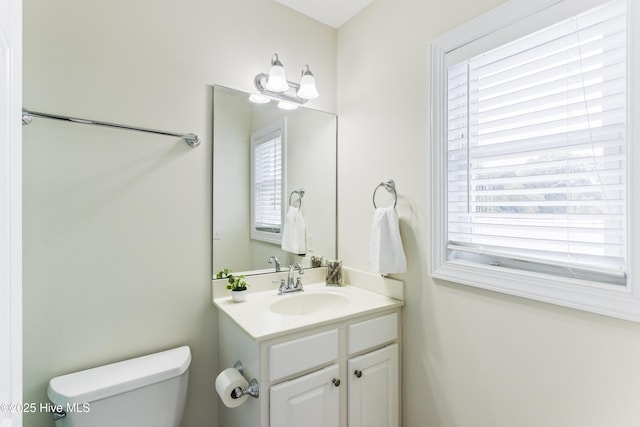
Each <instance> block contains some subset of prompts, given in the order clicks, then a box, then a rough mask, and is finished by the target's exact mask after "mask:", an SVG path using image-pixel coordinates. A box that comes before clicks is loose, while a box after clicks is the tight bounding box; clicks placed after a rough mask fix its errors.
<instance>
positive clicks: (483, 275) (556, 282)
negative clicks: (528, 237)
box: [431, 261, 640, 322]
mask: <svg viewBox="0 0 640 427" xmlns="http://www.w3.org/2000/svg"><path fill="white" fill-rule="evenodd" d="M431 276H432V277H433V278H435V279H441V280H446V281H449V282H453V283H459V284H463V285H468V286H474V287H477V288H482V289H487V290H491V291H496V292H502V293H506V294H510V295H515V296H520V297H524V298H529V299H533V300H537V301H542V302H547V303H551V304H557V305H561V306H565V307H570V308H575V309H579V310H584V311H588V312H592V313H597V314H602V315H605V316H610V317H616V318H620V319H625V320H631V321H634V322H640V295H638V293H637V292H635V293H634V292H632V291H631V290H630V288H629V287H623V286H612V285H602V284H596V283H594V282H587V281H582V280H574V279H565V278H558V277H553V276H548V275H545V274H540V273H532V272H525V271H520V270H511V269H506V268H502V267H494V266H485V265H479V264H473V263H469V262H458V261H446V262H444V263H442V265H440V266H439V267H437V268H434V270H433V271H432V273H431Z"/></svg>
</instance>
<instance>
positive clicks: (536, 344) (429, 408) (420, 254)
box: [338, 0, 640, 427]
mask: <svg viewBox="0 0 640 427" xmlns="http://www.w3.org/2000/svg"><path fill="white" fill-rule="evenodd" d="M499 3H500V1H499V0H483V1H478V0H453V1H435V0H428V1H418V0H376V1H375V2H373V3H372V5H371V6H369V7H368V8H367V9H366V10H365V11H364V12H362V13H361V14H360V15H359V16H357V17H356V18H355V19H354V20H352V21H351V22H349V23H347V25H345V26H344V27H342V28H341V29H339V31H338V114H339V117H340V127H339V129H340V130H339V140H340V145H339V147H340V148H339V153H338V157H339V159H340V161H339V171H338V173H339V200H338V206H339V218H338V223H339V227H340V231H341V232H340V234H339V243H338V245H339V252H340V256H341V257H342V258H343V259H344V261H345V262H346V264H347V265H349V266H351V267H355V268H361V269H368V246H367V244H368V241H369V228H370V224H371V221H370V219H371V218H372V214H373V207H372V204H371V193H372V191H373V188H374V187H375V185H376V184H378V183H379V182H380V181H382V180H386V179H389V178H392V179H394V180H395V181H396V185H397V189H398V193H399V201H398V211H399V214H400V218H401V233H402V238H403V240H404V245H405V250H406V253H407V257H408V272H407V273H406V274H402V275H399V276H398V277H399V278H402V279H404V280H405V281H406V298H407V305H406V307H405V309H404V316H403V321H404V324H403V331H404V357H403V362H404V366H403V368H404V370H403V381H404V385H403V389H402V390H403V399H402V406H403V411H402V414H403V417H404V424H403V425H404V426H405V427H424V426H426V427H514V426H518V427H525V426H528V427H529V426H530V427H588V426H593V427H602V426H616V427H622V426H628V427H631V426H638V425H640V406H639V405H638V402H640V387H639V386H638V384H640V365H639V364H638V360H639V359H640V325H639V324H636V323H631V322H626V321H622V320H616V319H612V318H607V317H603V316H599V315H593V314H589V313H585V312H581V311H577V310H572V309H567V308H561V307H558V306H554V305H549V304H544V303H539V302H534V301H530V300H526V299H521V298H516V297H511V296H506V295H502V294H497V293H492V292H488V291H483V290H479V289H474V288H469V287H464V286H461V285H455V284H449V283H443V282H438V283H434V281H432V280H431V279H430V278H429V275H428V261H427V260H428V256H429V244H428V242H429V215H430V203H429V149H428V144H429V138H428V135H429V126H428V124H429V106H428V105H429V96H428V82H429V73H428V51H427V48H428V42H429V40H430V39H432V38H434V37H435V36H438V35H440V34H442V33H444V32H446V31H447V30H449V29H452V28H454V27H455V26H457V25H459V24H461V23H463V22H464V21H466V20H469V19H470V18H473V17H475V16H478V15H479V14H481V13H483V12H484V11H487V10H489V9H490V8H492V7H494V6H496V5H498V4H499ZM354 170H357V171H358V173H357V177H356V176H354V174H353V173H352V172H353V171H354Z"/></svg>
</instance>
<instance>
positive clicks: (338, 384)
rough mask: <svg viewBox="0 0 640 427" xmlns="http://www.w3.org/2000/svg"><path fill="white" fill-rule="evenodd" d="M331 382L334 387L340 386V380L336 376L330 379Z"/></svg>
mask: <svg viewBox="0 0 640 427" xmlns="http://www.w3.org/2000/svg"><path fill="white" fill-rule="evenodd" d="M331 382H332V383H333V385H334V386H336V387H340V380H339V379H337V378H334V379H332V380H331Z"/></svg>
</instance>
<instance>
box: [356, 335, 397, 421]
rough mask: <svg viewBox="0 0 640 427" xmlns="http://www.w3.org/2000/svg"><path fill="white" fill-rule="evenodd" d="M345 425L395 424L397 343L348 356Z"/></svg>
mask: <svg viewBox="0 0 640 427" xmlns="http://www.w3.org/2000/svg"><path fill="white" fill-rule="evenodd" d="M348 366H349V384H348V386H349V390H348V394H349V397H348V402H349V410H348V417H349V422H348V425H349V427H398V425H399V424H398V423H399V418H398V410H399V408H398V402H399V396H398V383H399V379H398V344H392V345H389V346H387V347H385V348H382V349H380V350H376V351H372V352H370V353H366V354H364V355H362V356H358V357H354V358H352V359H349V362H348Z"/></svg>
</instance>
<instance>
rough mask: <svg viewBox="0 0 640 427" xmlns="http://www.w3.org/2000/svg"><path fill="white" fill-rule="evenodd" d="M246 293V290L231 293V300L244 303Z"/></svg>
mask: <svg viewBox="0 0 640 427" xmlns="http://www.w3.org/2000/svg"><path fill="white" fill-rule="evenodd" d="M247 292H248V291H247V290H246V289H245V290H242V291H231V298H233V300H234V301H235V302H242V301H245V300H246V299H247Z"/></svg>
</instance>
